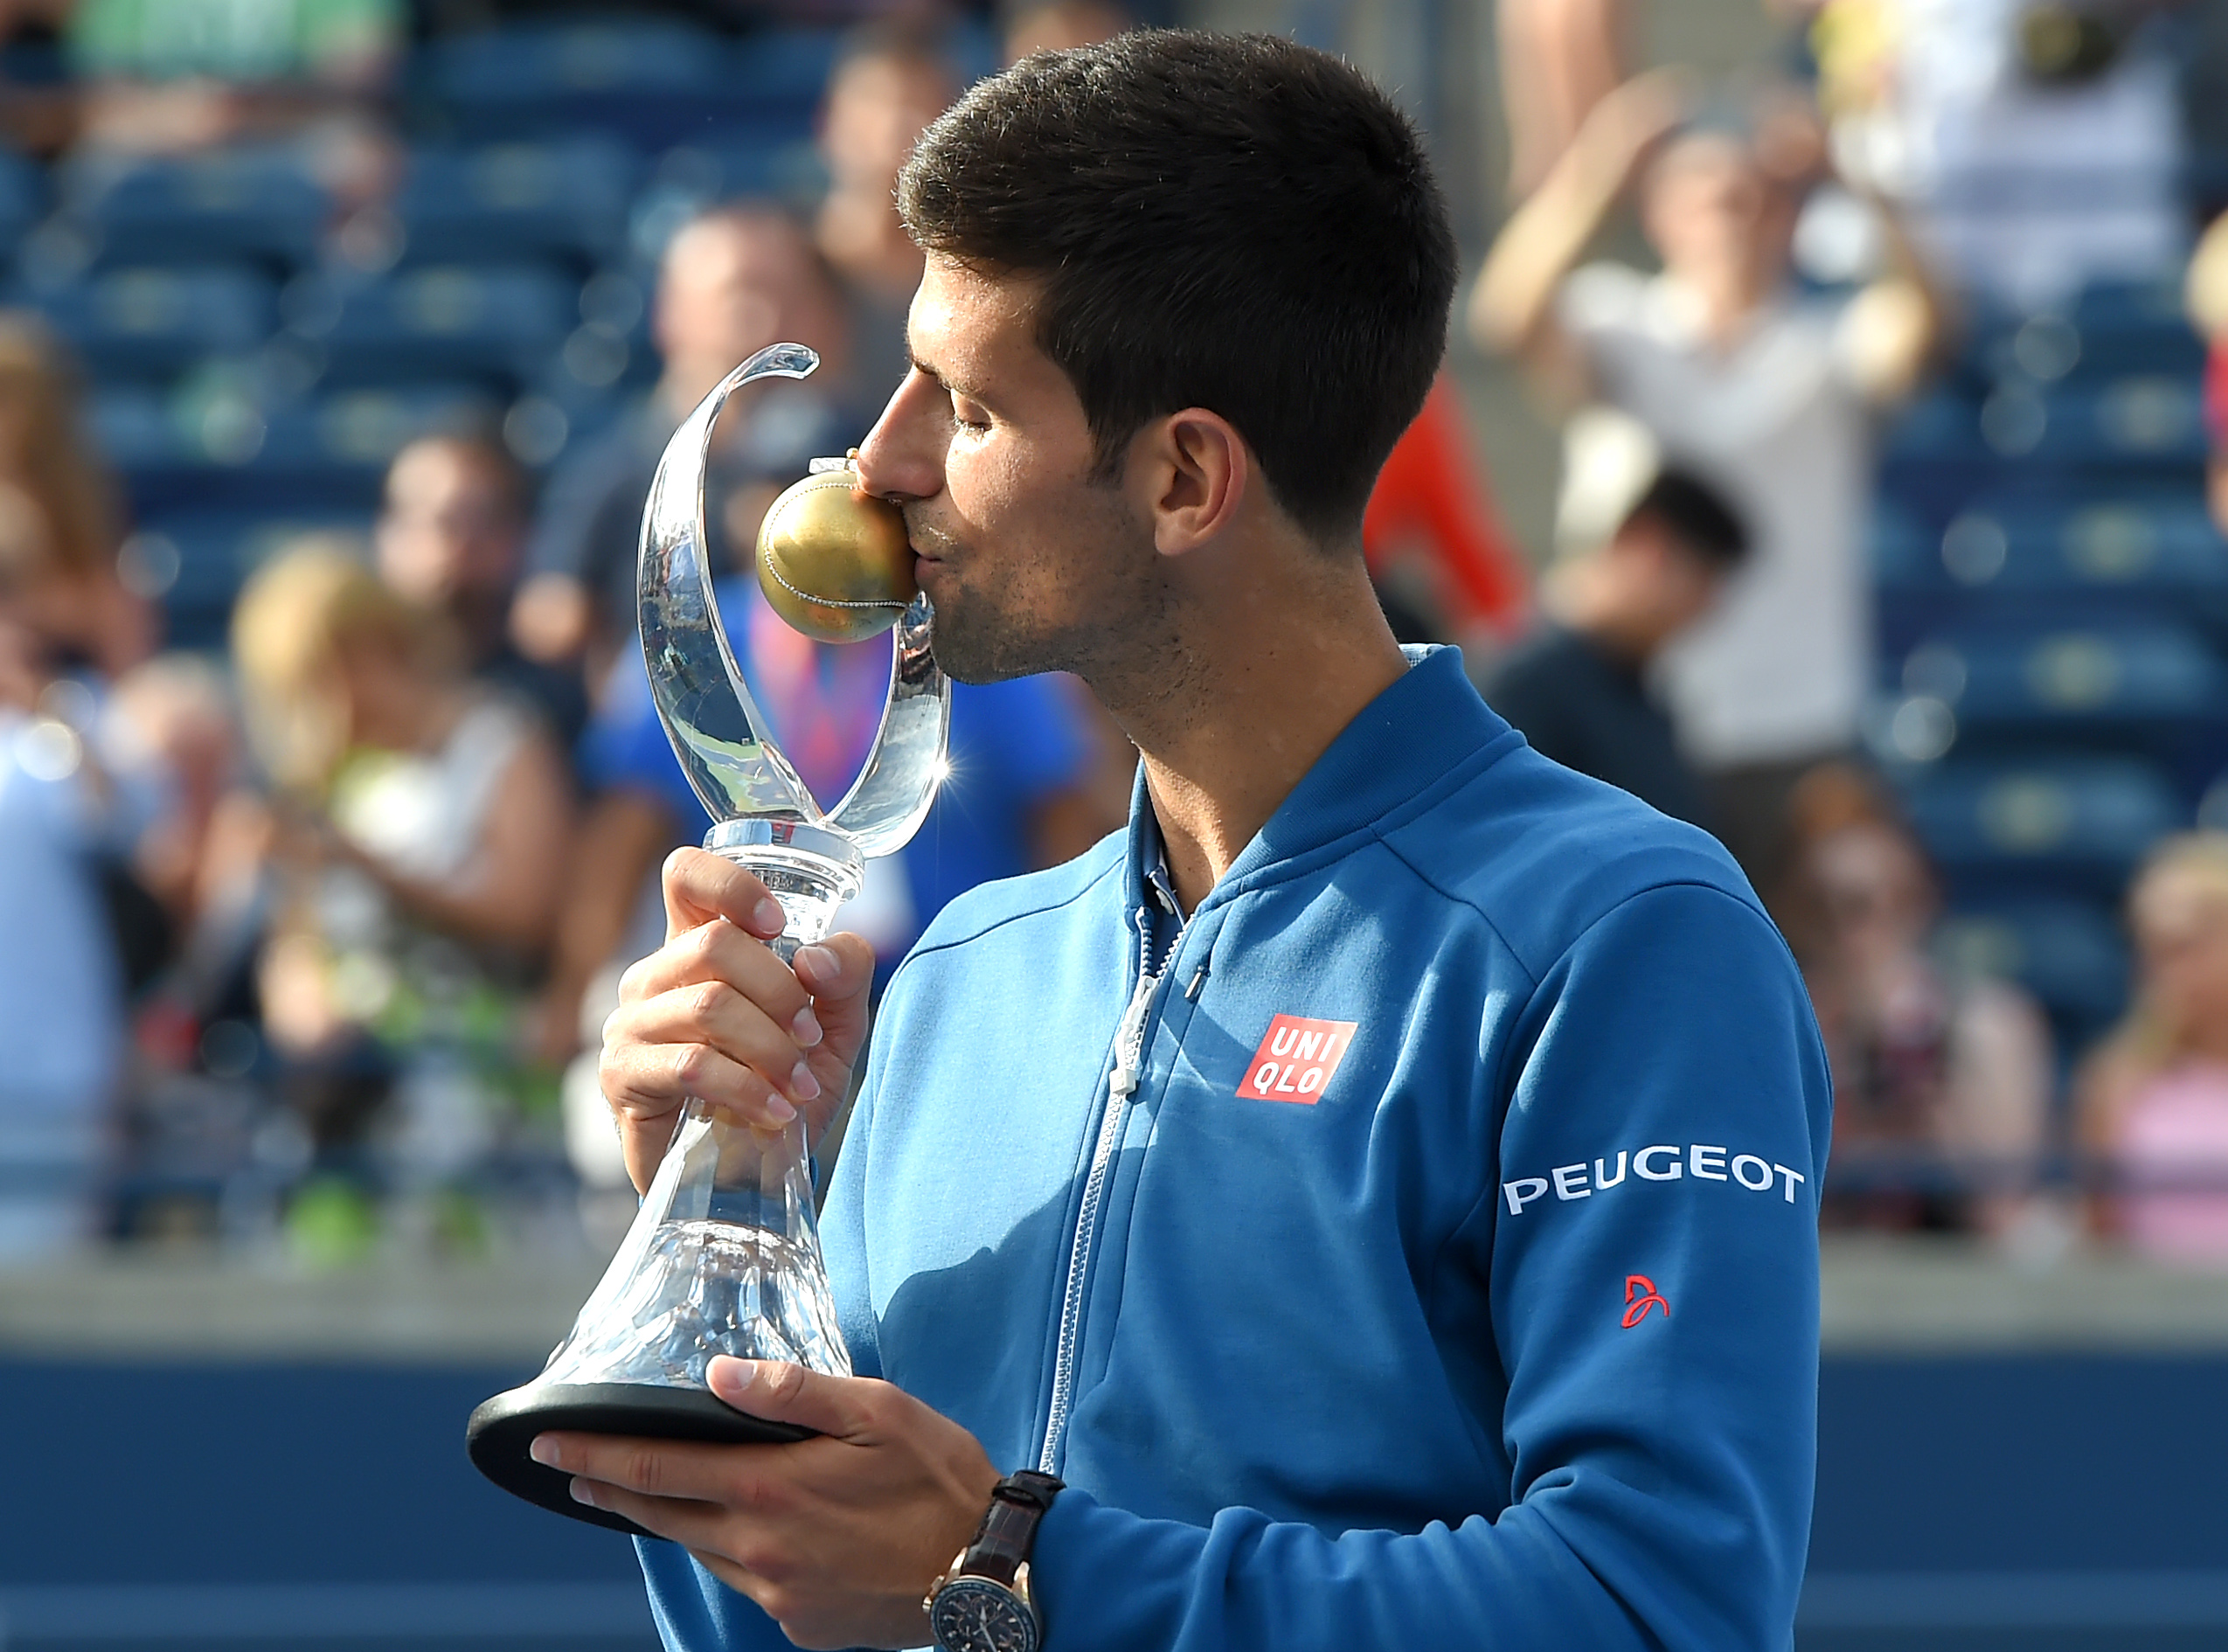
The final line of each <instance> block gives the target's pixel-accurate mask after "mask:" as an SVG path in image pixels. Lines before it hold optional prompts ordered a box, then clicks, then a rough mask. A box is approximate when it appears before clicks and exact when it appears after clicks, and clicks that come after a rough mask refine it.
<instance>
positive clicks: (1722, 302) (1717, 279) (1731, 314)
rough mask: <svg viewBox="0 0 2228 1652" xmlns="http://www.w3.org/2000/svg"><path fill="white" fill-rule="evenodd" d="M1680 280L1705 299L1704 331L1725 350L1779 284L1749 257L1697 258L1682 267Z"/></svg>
mask: <svg viewBox="0 0 2228 1652" xmlns="http://www.w3.org/2000/svg"><path fill="white" fill-rule="evenodd" d="M1679 279H1680V280H1681V281H1683V282H1685V283H1686V285H1687V287H1688V288H1689V289H1690V291H1692V292H1693V294H1694V295H1695V296H1696V297H1697V298H1698V299H1700V300H1701V302H1702V326H1703V330H1704V333H1705V334H1707V335H1708V337H1709V338H1710V341H1711V343H1712V344H1716V345H1718V347H1719V348H1721V349H1722V348H1723V347H1725V345H1727V344H1732V342H1734V341H1735V340H1736V339H1738V338H1739V337H1740V335H1741V334H1742V332H1744V331H1745V330H1746V329H1747V326H1748V323H1749V318H1750V317H1751V316H1753V315H1755V313H1756V312H1757V310H1758V309H1760V308H1762V306H1763V304H1764V302H1765V300H1766V299H1767V298H1768V297H1770V295H1771V294H1772V292H1773V289H1774V288H1775V286H1776V282H1775V281H1771V280H1768V279H1767V278H1766V271H1764V270H1763V269H1761V268H1759V267H1758V264H1757V262H1756V260H1748V259H1734V258H1724V259H1711V260H1708V261H1707V262H1703V261H1699V260H1697V262H1696V263H1695V264H1694V265H1692V266H1690V267H1688V268H1686V269H1683V270H1681V271H1680V272H1679Z"/></svg>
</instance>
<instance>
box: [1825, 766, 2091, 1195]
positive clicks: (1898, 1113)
mask: <svg viewBox="0 0 2228 1652" xmlns="http://www.w3.org/2000/svg"><path fill="white" fill-rule="evenodd" d="M1792 813H1793V816H1794V826H1795V841H1796V856H1795V860H1794V877H1793V886H1792V887H1791V888H1790V889H1788V890H1787V891H1785V892H1782V895H1781V899H1780V908H1781V910H1782V911H1783V912H1785V913H1787V920H1786V922H1787V931H1788V936H1789V940H1790V941H1791V942H1792V943H1793V945H1794V948H1795V952H1796V955H1797V957H1798V958H1799V959H1800V960H1801V963H1802V966H1803V974H1804V976H1805V979H1806V980H1807V981H1808V983H1809V988H1810V996H1811V1002H1812V1003H1813V1005H1814V1006H1815V1009H1816V1010H1817V1012H1818V1024H1819V1028H1820V1031H1822V1032H1823V1033H1824V1035H1825V1039H1826V1052H1827V1056H1828V1059H1829V1062H1830V1064H1831V1066H1832V1070H1833V1078H1834V1139H1833V1160H1832V1177H1831V1179H1830V1180H1829V1183H1827V1189H1826V1197H1825V1202H1824V1206H1823V1211H1824V1219H1825V1220H1826V1222H1827V1223H1828V1224H1829V1225H1836V1226H1847V1227H1876V1228H1891V1229H1912V1228H1974V1229H1978V1230H1979V1231H1981V1232H1985V1233H1989V1234H1992V1235H1995V1236H1997V1237H2000V1238H2014V1237H2020V1236H2023V1234H2024V1233H2025V1232H2028V1231H2030V1227H2029V1225H2030V1224H2032V1223H2038V1222H2047V1221H2048V1220H2049V1217H2048V1214H2047V1211H2046V1209H2045V1207H2044V1206H2043V1205H2042V1204H2040V1203H2039V1202H2038V1199H2037V1194H2036V1186H2037V1178H2038V1177H2039V1174H2040V1170H2041V1165H2042V1158H2043V1156H2044V1153H2045V1152H2046V1151H2047V1150H2048V1149H2049V1146H2050V1101H2051V1071H2052V1070H2051V1042H2050V1033H2049V1030H2048V1028H2047V1026H2046V1024H2044V1020H2043V1017H2042V1014H2041V1011H2040V1010H2037V1007H2036V1006H2035V1003H2034V1002H2033V1001H2032V1000H2031V999H2030V998H2029V997H2028V996H2027V995H2026V994H2025V993H2024V992H2023V991H2022V990H2020V989H2018V988H2016V987H2015V986H2013V985H2011V984H2009V982H2002V981H1998V980H1995V979H1992V978H1988V977H1979V978H1974V979H1960V978H1958V977H1956V976H1954V975H1950V974H1948V973H1947V972H1946V971H1945V970H1944V969H1943V968H1942V967H1941V966H1940V964H1939V963H1938V962H1937V961H1935V959H1934V957H1933V954H1932V952H1931V951H1930V946H1931V942H1932V940H1933V931H1934V927H1935V925H1936V923H1937V921H1938V920H1939V919H1940V905H1941V903H1940V893H1939V892H1938V890H1937V889H1936V887H1935V884H1934V878H1933V871H1932V869H1931V868H1930V867H1929V866H1928V864H1927V862H1926V852H1925V850H1922V849H1921V848H1920V847H1919V843H1918V841H1917V840H1916V839H1915V838H1913V837H1912V835H1911V831H1910V829H1909V828H1908V827H1906V826H1905V824H1904V823H1902V821H1901V820H1899V819H1898V817H1897V816H1895V814H1894V813H1893V812H1892V811H1891V809H1889V808H1888V807H1887V806H1886V805H1885V804H1884V803H1883V802H1882V801H1881V799H1880V797H1879V795H1878V793H1877V790H1876V788H1874V787H1873V786H1872V785H1871V783H1870V782H1869V781H1866V780H1865V779H1864V777H1863V776H1862V775H1861V774H1858V773H1857V771H1856V770H1855V769H1853V768H1850V767H1847V766H1845V765H1842V764H1828V765H1825V766H1822V767H1820V768H1818V769H1816V770H1815V771H1813V772H1812V773H1811V774H1808V775H1807V776H1805V777H1804V779H1803V780H1802V781H1801V784H1800V785H1799V786H1797V787H1796V788H1795V791H1794V799H1793V808H1792Z"/></svg>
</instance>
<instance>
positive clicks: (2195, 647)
mask: <svg viewBox="0 0 2228 1652" xmlns="http://www.w3.org/2000/svg"><path fill="white" fill-rule="evenodd" d="M1903 678H1904V683H1905V686H1906V687H1907V688H1910V689H1911V690H1912V691H1914V692H1932V693H1933V694H1934V695H1935V696H1936V697H1937V698H1940V699H1942V700H1944V701H1945V702H1946V703H1947V704H1948V705H1950V706H1951V707H1952V709H1953V710H1954V711H1955V712H1956V715H1957V718H1958V721H1959V722H1960V723H1961V725H1964V727H1965V728H1966V729H1967V730H1968V731H1974V732H1979V731H1988V730H2014V729H2038V728H2040V729H2046V728H2051V727H2057V728H2060V729H2064V730H2065V731H2066V732H2069V733H2071V732H2076V731H2078V730H2080V729H2084V728H2097V727H2110V728H2125V727H2127V726H2128V725H2134V724H2152V725H2155V724H2159V723H2165V722H2181V723H2189V722H2217V721H2220V720H2223V719H2224V718H2228V664H2224V663H2223V662H2222V660H2221V659H2220V657H2219V656H2218V655H2217V654H2215V653H2214V652H2213V651H2212V650H2211V649H2209V648H2207V647H2206V646H2205V644H2204V642H2202V641H2200V640H2199V639H2198V638H2197V636H2195V635H2192V634H2191V633H2190V631H2188V630H2187V629H2186V628H2183V627H2181V626H2179V625H2177V624H2175V623H2174V622H2172V621H2166V620H2151V621H2135V620H2118V621H2107V622H2102V623H2097V624H2093V625H2087V626H2079V627H2073V626H2065V627H2052V628H2046V629H2040V630H2032V631H2026V630H2020V629H2016V628H2009V627H2002V628H1989V629H1985V630H1982V629H1973V630H1967V631H1964V632H1959V633H1952V634H1949V635H1942V636H1936V637H1933V638H1929V639H1928V640H1927V641H1926V642H1922V643H1920V644H1919V646H1918V647H1917V648H1915V649H1912V651H1911V653H1910V654H1909V655H1908V656H1905V662H1904V670H1903Z"/></svg>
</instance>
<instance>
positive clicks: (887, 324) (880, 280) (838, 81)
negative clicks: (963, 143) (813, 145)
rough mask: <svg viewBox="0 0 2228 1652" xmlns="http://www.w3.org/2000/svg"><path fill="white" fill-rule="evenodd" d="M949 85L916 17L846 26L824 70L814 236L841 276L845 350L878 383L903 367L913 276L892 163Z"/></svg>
mask: <svg viewBox="0 0 2228 1652" xmlns="http://www.w3.org/2000/svg"><path fill="white" fill-rule="evenodd" d="M957 95H959V83H958V81H957V80H956V79H955V78H954V74H953V71H952V66H951V63H950V60H949V59H947V57H946V56H945V55H944V53H943V52H942V50H941V49H940V47H939V45H937V43H936V41H935V40H934V38H933V37H932V36H930V35H929V34H927V32H925V31H923V30H922V29H920V27H919V26H918V25H917V24H893V23H870V24H863V25H861V26H860V27H859V28H857V29H855V30H853V31H852V32H851V33H850V36H849V37H848V38H846V39H845V41H844V42H843V53H842V55H841V57H840V58H839V59H838V60H837V61H836V68H835V73H832V74H831V75H829V79H828V94H827V96H826V98H825V99H824V100H823V101H822V105H821V111H820V132H819V140H820V142H819V148H820V158H821V162H822V164H823V165H825V166H826V167H827V169H828V193H827V194H826V195H825V196H824V197H822V199H821V203H820V210H819V212H817V213H816V215H815V216H814V219H813V239H814V241H815V243H816V245H817V246H819V248H820V253H821V256H822V257H823V258H825V259H826V260H828V266H829V268H830V269H832V270H834V271H835V272H836V280H837V281H840V282H841V283H842V286H843V298H844V302H845V304H846V305H847V306H848V309H849V311H850V327H851V340H852V349H853V351H854V358H855V359H856V360H857V363H858V364H859V367H860V370H861V371H862V372H863V373H865V374H869V375H871V376H872V377H873V378H874V379H875V380H876V381H877V382H878V383H886V382H887V380H888V378H889V377H890V376H891V375H894V374H899V373H902V372H904V371H905V369H906V351H905V344H906V335H905V327H906V301H907V300H909V299H910V298H911V297H912V296H913V288H915V287H916V286H918V285H919V284H920V247H918V246H915V245H914V244H913V238H912V237H911V236H909V235H907V234H906V230H905V226H904V225H903V224H901V223H899V221H898V213H897V207H896V204H895V199H894V198H895V195H896V191H897V181H898V169H899V167H901V166H903V165H904V164H905V159H906V156H907V155H909V154H911V153H912V152H913V142H914V140H916V139H917V138H919V137H920V134H921V131H922V129H923V128H926V127H927V124H928V123H929V122H930V121H933V120H934V119H935V118H936V117H937V116H938V115H941V114H942V113H943V112H944V111H945V110H946V109H947V108H949V107H950V106H951V101H952V100H953V99H954V97H956V96H957Z"/></svg>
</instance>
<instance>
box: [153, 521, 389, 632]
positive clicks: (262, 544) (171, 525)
mask: <svg viewBox="0 0 2228 1652" xmlns="http://www.w3.org/2000/svg"><path fill="white" fill-rule="evenodd" d="M370 527H371V518H370V517H367V516H364V515H361V514H355V515H351V514H345V513H338V514H337V513H333V512H317V511H308V512H287V513H283V514H277V515H274V514H273V513H271V512H269V511H267V510H224V509H219V510H177V511H170V512H167V513H163V514H159V515H156V516H155V517H151V518H149V520H148V521H147V522H146V523H145V524H143V525H142V527H141V529H140V530H139V531H138V532H137V533H136V534H135V535H134V536H133V541H132V545H131V549H132V552H133V553H134V554H135V556H137V557H139V558H140V559H142V560H144V561H147V562H149V563H156V564H163V563H167V565H168V566H169V567H170V568H172V569H175V570H176V572H175V573H174V574H173V575H172V577H171V581H170V588H169V589H168V591H167V592H165V593H163V619H164V632H165V635H164V641H165V642H166V643H167V644H168V645H169V646H170V647H172V648H182V649H216V648H222V647H223V646H224V645H225V640H226V631H227V628H229V626H230V624H231V620H232V609H233V601H234V600H235V599H236V598H237V597H238V596H239V588H240V586H241V584H242V583H243V582H244V581H245V580H246V578H247V576H248V575H249V574H250V573H253V571H254V570H255V568H256V567H257V566H258V565H259V564H260V563H261V562H262V561H263V560H264V559H266V558H267V557H268V556H269V555H270V554H271V553H272V552H274V551H275V550H277V549H278V548H279V547H280V546H281V545H284V544H286V543H287V541H288V540H289V539H292V538H295V537H297V536H298V535H301V534H305V533H316V532H343V533H351V534H357V533H365V532H368V531H369V530H370Z"/></svg>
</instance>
